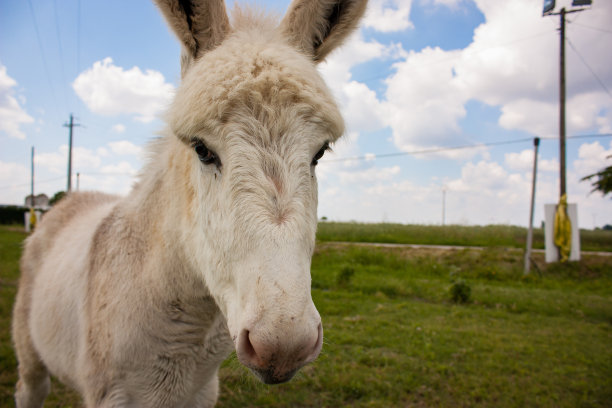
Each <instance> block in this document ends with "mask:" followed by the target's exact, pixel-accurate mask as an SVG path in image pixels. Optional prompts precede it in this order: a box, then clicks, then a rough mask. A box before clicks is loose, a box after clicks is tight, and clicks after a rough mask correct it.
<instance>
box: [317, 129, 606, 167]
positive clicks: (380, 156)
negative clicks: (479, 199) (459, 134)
mask: <svg viewBox="0 0 612 408" xmlns="http://www.w3.org/2000/svg"><path fill="white" fill-rule="evenodd" d="M600 137H612V133H598V134H587V135H573V136H566V139H586V138H600ZM533 139H534V138H532V137H528V138H523V139H515V140H504V141H501V142H489V143H477V144H471V145H462V146H452V147H439V148H432V149H423V150H413V151H409V152H395V153H381V154H366V155H363V156H353V157H339V158H333V159H327V160H325V161H321V163H330V162H343V161H359V160H374V159H385V158H389V157H398V156H416V155H419V154H432V153H443V152H448V151H453V150H466V149H480V148H483V147H491V146H502V145H509V144H519V143H527V142H532V141H533ZM540 139H542V140H546V141H548V140H558V138H557V137H540Z"/></svg>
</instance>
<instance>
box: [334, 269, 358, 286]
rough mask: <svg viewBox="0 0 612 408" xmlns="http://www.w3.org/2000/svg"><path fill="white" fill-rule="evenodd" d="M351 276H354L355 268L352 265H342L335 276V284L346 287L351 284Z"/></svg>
mask: <svg viewBox="0 0 612 408" xmlns="http://www.w3.org/2000/svg"><path fill="white" fill-rule="evenodd" d="M353 276H355V268H353V267H352V266H343V267H342V269H340V272H339V273H338V276H337V277H336V284H337V285H338V286H340V287H342V288H346V287H347V286H349V285H350V284H351V280H352V279H353Z"/></svg>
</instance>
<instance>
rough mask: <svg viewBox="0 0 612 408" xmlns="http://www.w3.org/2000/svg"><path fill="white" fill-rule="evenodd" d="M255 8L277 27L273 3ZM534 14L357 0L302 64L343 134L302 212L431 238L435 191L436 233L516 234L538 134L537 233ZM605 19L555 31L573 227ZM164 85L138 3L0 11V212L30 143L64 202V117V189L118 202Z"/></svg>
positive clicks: (606, 206)
mask: <svg viewBox="0 0 612 408" xmlns="http://www.w3.org/2000/svg"><path fill="white" fill-rule="evenodd" d="M238 4H244V3H243V2H238ZM257 4H259V5H261V6H263V7H265V8H266V9H267V10H269V11H271V12H273V13H276V14H277V15H279V16H282V15H283V14H284V12H285V10H286V8H287V7H288V5H289V1H287V0H275V1H272V0H267V1H264V0H261V1H259V2H257ZM557 4H558V6H557V10H558V9H559V8H560V7H561V6H566V7H569V1H563V0H558V1H557ZM232 5H233V3H231V2H229V3H228V8H229V9H230V10H231V8H232ZM541 7H542V2H541V0H513V1H512V2H500V1H499V0H475V1H471V0H370V4H369V8H368V12H367V14H366V17H365V19H364V21H363V23H362V25H361V28H360V30H359V31H358V32H357V33H356V34H355V35H354V36H353V37H351V39H350V40H349V41H347V43H346V44H345V46H344V47H342V48H341V49H339V50H337V51H336V52H334V53H333V54H332V55H331V56H330V57H329V58H328V60H327V61H326V62H324V63H322V64H320V65H319V69H320V71H321V73H322V75H323V77H324V78H325V79H326V81H327V83H328V85H329V86H330V88H331V89H332V91H333V93H334V95H335V97H336V99H337V100H338V102H339V105H340V106H341V110H342V112H343V114H344V116H345V119H346V122H347V134H346V136H345V138H344V139H343V141H342V142H340V143H338V144H337V145H336V146H335V148H334V153H333V154H327V155H326V156H325V158H324V159H323V160H322V161H321V164H320V166H319V167H318V169H317V171H318V174H319V184H320V187H319V191H320V197H319V215H320V216H326V217H328V218H329V219H333V220H357V221H368V222H371V221H374V222H375V221H393V222H402V223H419V224H439V223H440V222H441V221H442V197H443V193H442V192H443V191H445V197H446V213H445V218H446V223H457V224H490V223H509V224H516V225H526V223H527V221H528V220H527V219H528V214H529V194H530V183H531V165H532V160H533V153H532V150H533V144H532V140H531V139H532V138H533V137H535V136H539V137H542V138H544V139H543V141H542V144H541V151H540V157H539V159H540V160H539V169H540V171H539V173H538V190H537V196H536V215H535V223H536V224H537V225H539V223H540V221H541V220H542V218H543V207H544V204H545V203H552V202H555V201H556V200H557V197H558V142H557V141H556V140H554V138H555V137H556V136H557V134H558V82H557V81H558V65H557V64H558V47H559V38H558V32H557V26H558V17H553V16H549V17H542V16H541ZM609 21H612V3H611V2H609V1H607V0H594V5H593V7H592V8H591V9H589V10H587V11H584V12H581V13H576V14H572V15H570V17H569V22H568V26H567V38H568V39H569V43H568V46H567V50H566V53H567V95H568V105H567V109H568V113H567V115H568V119H567V128H568V130H567V134H568V135H570V136H583V135H593V137H580V138H570V139H568V154H567V163H568V191H569V201H570V202H575V203H577V204H578V213H579V223H580V225H581V226H582V227H585V228H591V227H593V226H594V225H595V226H602V225H604V224H612V211H611V210H612V205H611V204H612V202H611V201H610V199H609V198H603V197H601V195H600V194H598V193H594V194H589V192H590V185H589V184H588V183H585V182H580V181H579V179H580V178H581V177H583V176H584V175H587V174H590V173H592V172H594V171H597V170H598V169H600V168H603V167H605V166H606V165H609V163H610V160H611V159H606V157H607V156H609V155H611V154H612V143H611V141H612V137H610V134H611V133H612V69H610V67H612V53H611V52H610V50H611V49H612V28H610V27H609ZM570 43H571V44H570ZM179 80H180V71H179V44H178V41H176V40H175V38H174V37H173V36H172V34H171V33H170V32H169V30H168V29H167V27H166V25H165V23H164V21H163V20H162V17H161V15H160V14H159V12H158V11H157V10H156V8H155V7H154V6H153V5H152V4H151V3H150V2H149V1H145V0H130V1H119V0H108V1H91V0H90V1H81V0H61V1H60V0H54V1H53V0H28V1H20V2H1V3H0V143H1V146H2V148H1V149H0V203H7V204H8V203H22V202H23V199H24V197H25V196H26V195H27V194H28V193H29V188H30V187H29V177H30V149H31V147H32V146H35V149H36V166H35V167H36V178H37V180H38V182H37V184H36V192H37V193H39V192H44V193H46V194H48V195H52V194H54V193H55V192H56V191H59V190H63V189H65V187H66V161H67V158H66V154H67V153H66V151H67V148H66V145H67V139H68V130H67V128H66V127H64V126H63V124H64V123H66V122H67V121H68V118H69V115H70V113H73V114H74V115H75V117H76V118H77V119H76V121H77V123H79V124H80V125H81V126H80V127H77V128H75V133H74V146H75V151H74V165H73V167H74V171H75V173H76V172H79V173H80V177H79V187H80V189H84V190H93V189H101V190H104V191H108V192H115V193H118V194H127V193H128V192H129V189H130V186H131V184H132V183H133V181H134V177H135V175H136V172H137V171H138V169H139V168H140V167H141V165H142V161H143V157H144V156H143V149H144V148H145V146H146V143H147V141H148V140H150V139H151V138H152V137H155V134H156V132H157V131H159V130H161V129H162V127H163V122H162V121H161V120H159V119H158V117H159V116H161V114H162V113H163V110H164V107H165V106H167V104H168V103H170V101H171V98H172V92H173V90H174V89H175V88H176V86H177V85H178V83H179ZM506 142H508V143H506ZM491 143H502V144H499V145H490V144H491ZM457 146H475V147H474V148H469V149H459V150H449V148H453V147H457ZM418 151H426V152H427V153H421V154H405V155H401V156H393V157H387V158H384V157H379V158H376V155H381V154H382V155H384V154H388V153H402V152H404V153H410V152H418ZM352 157H366V159H359V160H345V159H347V158H352ZM73 184H74V185H75V186H76V176H73Z"/></svg>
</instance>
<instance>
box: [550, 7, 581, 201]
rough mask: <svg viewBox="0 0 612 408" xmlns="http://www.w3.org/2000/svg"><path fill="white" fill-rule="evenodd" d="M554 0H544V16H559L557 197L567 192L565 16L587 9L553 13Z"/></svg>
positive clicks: (563, 10) (564, 10)
mask: <svg viewBox="0 0 612 408" xmlns="http://www.w3.org/2000/svg"><path fill="white" fill-rule="evenodd" d="M591 4H592V0H573V1H572V7H575V6H590V5H591ZM554 8H555V1H554V0H544V11H543V15H544V16H556V15H558V16H559V40H560V43H559V198H561V197H563V195H564V194H565V193H566V192H567V185H566V179H565V173H566V171H565V158H566V154H565V138H566V136H565V16H566V15H567V14H571V13H578V12H579V11H584V10H587V9H585V8H580V9H571V10H566V9H565V7H562V8H561V10H560V11H559V12H558V13H553V12H552V10H553V9H554Z"/></svg>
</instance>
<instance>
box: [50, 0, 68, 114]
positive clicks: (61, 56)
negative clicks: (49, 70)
mask: <svg viewBox="0 0 612 408" xmlns="http://www.w3.org/2000/svg"><path fill="white" fill-rule="evenodd" d="M53 14H54V16H55V35H56V37H57V51H58V54H59V61H60V70H61V71H60V72H61V75H62V86H61V88H62V92H63V94H64V103H65V108H66V109H68V95H67V94H66V74H65V70H64V52H63V51H62V39H61V36H60V26H59V17H58V15H57V0H53Z"/></svg>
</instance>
